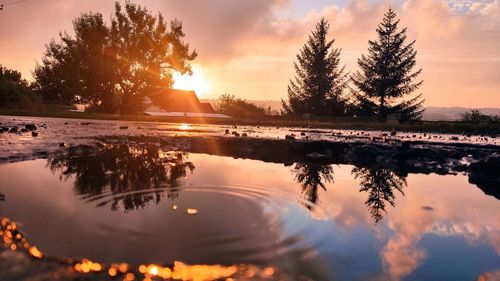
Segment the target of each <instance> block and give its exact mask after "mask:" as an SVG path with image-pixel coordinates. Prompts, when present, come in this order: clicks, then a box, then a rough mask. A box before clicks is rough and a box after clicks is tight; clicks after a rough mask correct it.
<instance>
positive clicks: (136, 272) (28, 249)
mask: <svg viewBox="0 0 500 281" xmlns="http://www.w3.org/2000/svg"><path fill="white" fill-rule="evenodd" d="M189 210H191V211H193V210H194V211H196V212H192V213H193V214H195V213H197V210H196V209H189ZM189 210H188V212H189ZM0 237H1V238H2V241H3V245H4V247H5V248H6V249H10V250H12V251H23V252H24V253H26V254H29V255H30V256H31V257H33V258H34V260H44V259H45V260H48V258H47V257H46V256H44V255H43V254H42V252H41V251H40V250H39V249H38V248H37V247H35V246H30V244H29V243H28V242H27V241H26V238H25V237H24V234H22V233H21V232H20V231H19V229H18V228H17V224H16V223H15V222H13V221H11V220H10V219H8V218H6V217H2V218H0ZM50 261H56V262H58V263H60V264H61V266H65V265H66V266H67V265H70V266H71V267H70V268H71V269H72V270H73V271H74V272H75V273H78V274H106V275H107V276H109V277H111V278H113V279H115V278H122V279H121V280H124V281H134V280H143V281H153V280H193V281H205V280H207V281H208V280H221V279H225V280H237V279H242V280H249V279H253V278H257V277H258V278H259V279H261V280H266V279H273V278H274V277H275V275H276V272H275V269H274V268H273V267H266V268H259V267H257V266H253V265H246V264H239V265H230V266H225V265H218V264H216V265H203V264H200V265H188V264H185V263H183V262H180V261H175V262H174V263H173V266H171V267H169V266H161V265H157V264H149V265H145V264H142V265H140V266H139V267H138V268H137V269H135V268H133V267H131V266H130V265H129V264H127V263H112V264H110V265H109V266H107V265H105V264H101V263H98V262H95V261H91V260H90V259H86V258H84V259H81V260H72V259H63V258H50ZM117 280H120V279H117Z"/></svg>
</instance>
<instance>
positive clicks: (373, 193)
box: [351, 167, 406, 222]
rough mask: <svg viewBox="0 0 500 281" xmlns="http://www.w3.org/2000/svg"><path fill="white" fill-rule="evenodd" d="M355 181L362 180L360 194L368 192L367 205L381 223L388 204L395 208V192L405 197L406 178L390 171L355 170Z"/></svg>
mask: <svg viewBox="0 0 500 281" xmlns="http://www.w3.org/2000/svg"><path fill="white" fill-rule="evenodd" d="M351 173H352V174H354V178H355V179H360V181H361V182H360V185H361V187H360V189H359V191H360V192H368V199H367V200H366V202H365V204H366V206H368V209H369V210H370V214H371V216H372V217H373V219H374V220H375V222H379V221H380V220H381V219H382V218H383V213H385V212H386V210H385V208H386V203H389V204H391V206H393V207H394V206H395V204H396V203H395V201H396V195H395V190H397V191H399V192H401V194H403V195H404V192H403V188H404V187H406V177H405V176H403V175H399V174H397V173H395V172H393V171H391V170H388V169H367V168H358V167H356V168H354V169H353V170H352V172H351Z"/></svg>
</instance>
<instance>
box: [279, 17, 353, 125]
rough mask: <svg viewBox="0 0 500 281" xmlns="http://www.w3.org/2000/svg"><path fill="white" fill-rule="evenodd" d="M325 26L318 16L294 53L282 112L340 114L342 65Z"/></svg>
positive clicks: (344, 81)
mask: <svg viewBox="0 0 500 281" xmlns="http://www.w3.org/2000/svg"><path fill="white" fill-rule="evenodd" d="M329 27H330V24H329V23H328V21H327V20H325V19H324V18H323V19H321V20H320V21H319V22H318V23H317V24H316V28H315V30H314V31H313V32H312V33H311V35H309V39H308V40H307V42H306V44H305V45H304V47H303V48H302V49H301V50H300V53H299V54H298V55H297V62H296V63H294V66H295V71H296V73H297V74H296V77H295V79H294V80H290V85H289V86H288V102H286V101H284V100H282V101H281V103H282V107H283V113H284V114H286V115H295V116H302V115H303V114H304V113H310V114H314V115H343V114H344V112H345V104H346V101H345V98H344V96H343V92H344V89H345V88H346V86H347V80H348V79H347V74H346V73H345V71H344V70H345V67H341V66H340V51H341V50H340V49H337V48H333V43H334V42H335V40H331V41H328V40H327V38H326V36H327V34H328V29H329Z"/></svg>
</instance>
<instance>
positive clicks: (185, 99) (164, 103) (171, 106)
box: [146, 89, 215, 113]
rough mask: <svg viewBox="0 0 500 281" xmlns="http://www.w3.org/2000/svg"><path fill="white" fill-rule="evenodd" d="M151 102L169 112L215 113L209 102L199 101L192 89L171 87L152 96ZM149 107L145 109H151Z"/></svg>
mask: <svg viewBox="0 0 500 281" xmlns="http://www.w3.org/2000/svg"><path fill="white" fill-rule="evenodd" d="M152 102H153V106H152V107H155V106H156V107H158V108H160V109H161V110H165V111H169V112H197V113H215V111H214V109H213V108H212V106H211V105H210V104H209V103H201V102H200V100H199V99H198V97H197V96H196V93H195V92H194V91H185V90H177V89H171V90H168V91H167V92H165V93H161V94H159V95H157V96H156V97H154V98H153V100H152ZM152 107H151V108H152ZM151 108H148V109H147V110H146V111H152V110H151Z"/></svg>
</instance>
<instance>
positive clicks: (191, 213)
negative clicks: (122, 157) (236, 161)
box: [81, 185, 325, 264]
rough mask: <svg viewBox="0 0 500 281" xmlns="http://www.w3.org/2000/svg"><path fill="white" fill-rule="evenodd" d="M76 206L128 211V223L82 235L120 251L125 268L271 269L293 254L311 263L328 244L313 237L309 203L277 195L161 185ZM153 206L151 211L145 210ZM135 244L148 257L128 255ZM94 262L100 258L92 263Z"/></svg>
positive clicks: (110, 223)
mask: <svg viewBox="0 0 500 281" xmlns="http://www.w3.org/2000/svg"><path fill="white" fill-rule="evenodd" d="M166 198H170V199H171V200H164V199H166ZM81 199H82V201H83V202H85V203H86V205H88V206H93V207H98V208H97V209H98V210H99V209H103V210H107V209H108V208H111V209H112V210H115V211H116V212H113V214H114V215H117V216H120V215H121V214H123V212H125V213H127V214H128V215H129V216H131V218H130V219H131V220H130V221H125V223H121V222H117V221H116V220H110V219H107V218H104V217H98V218H97V219H96V220H95V221H94V222H93V226H88V228H86V229H85V231H88V232H90V233H92V234H93V235H91V236H98V237H102V238H104V239H107V240H108V241H109V243H108V245H107V248H110V249H112V250H113V252H118V253H119V252H122V254H121V255H119V257H120V258H121V260H120V261H125V262H130V263H141V262H142V263H144V262H156V263H158V262H161V261H163V262H171V261H174V260H183V261H187V262H188V263H208V264H210V263H222V264H235V263H251V264H272V263H274V262H277V261H279V260H280V259H281V258H283V257H284V256H288V255H290V254H293V255H294V256H295V257H306V256H309V255H310V252H311V249H312V248H314V246H315V245H317V244H319V243H321V241H322V240H323V239H325V237H323V236H321V235H319V236H318V235H316V233H314V227H315V219H314V218H313V217H312V216H311V213H310V210H308V207H314V206H311V204H312V203H310V202H309V201H307V200H302V199H300V198H298V197H297V194H296V193H290V192H286V191H284V190H283V189H279V188H264V187H259V186H234V185H224V186H221V185H217V186H215V185H197V186H189V185H188V186H183V187H181V188H179V187H167V186H163V187H161V188H151V189H143V190H135V191H125V192H120V193H112V192H109V191H108V192H103V193H101V194H98V195H85V196H81ZM134 202H135V203H134ZM138 202H140V203H141V204H142V205H141V207H139V208H136V207H137V206H136V205H134V204H138ZM144 202H146V204H145V205H144V204H143V203H144ZM151 204H154V205H156V208H149V207H148V205H151ZM309 209H312V208H309ZM154 210H161V211H159V212H157V211H155V214H154V216H150V215H149V214H148V213H149V211H154ZM314 213H315V216H316V215H321V214H322V212H321V209H320V208H319V207H316V208H314ZM131 221H132V222H131ZM137 221H139V222H140V223H139V224H136V223H137ZM322 233H324V232H322ZM94 240H96V239H94ZM123 244H127V245H129V246H128V247H127V248H128V249H121V248H120V245H123ZM130 245H132V246H130ZM135 245H141V247H143V248H146V249H149V251H148V252H147V253H139V252H138V251H132V252H133V253H134V254H132V255H129V254H128V253H130V252H131V249H130V248H131V247H132V248H134V246H135ZM99 257H100V258H102V255H101V254H99V255H97V256H96V258H99ZM114 258H116V256H115V257H114ZM105 262H111V260H105Z"/></svg>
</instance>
